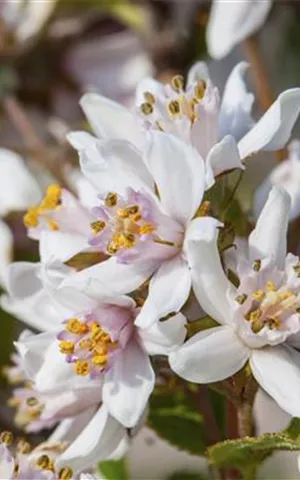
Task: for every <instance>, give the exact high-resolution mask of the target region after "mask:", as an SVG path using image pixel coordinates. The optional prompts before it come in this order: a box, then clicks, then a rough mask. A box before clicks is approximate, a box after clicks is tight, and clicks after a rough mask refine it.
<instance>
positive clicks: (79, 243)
mask: <svg viewBox="0 0 300 480" xmlns="http://www.w3.org/2000/svg"><path fill="white" fill-rule="evenodd" d="M39 246H40V256H41V258H42V260H43V262H45V263H48V262H50V261H55V260H60V261H61V262H66V261H67V260H69V259H70V258H72V257H73V256H74V255H76V254H77V253H79V252H81V251H83V250H84V249H85V248H87V247H88V246H89V245H88V242H87V237H84V236H83V235H80V234H74V233H64V232H59V231H54V232H52V231H48V230H47V231H44V232H42V233H41V236H40V245H39Z"/></svg>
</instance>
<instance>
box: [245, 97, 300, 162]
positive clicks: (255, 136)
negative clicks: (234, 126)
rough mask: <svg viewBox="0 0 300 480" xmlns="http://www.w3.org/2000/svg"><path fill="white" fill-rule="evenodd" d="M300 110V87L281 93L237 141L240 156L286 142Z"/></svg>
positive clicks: (275, 148) (279, 145) (246, 155)
mask: <svg viewBox="0 0 300 480" xmlns="http://www.w3.org/2000/svg"><path fill="white" fill-rule="evenodd" d="M299 111H300V89H299V88H292V89H290V90H286V91H285V92H283V93H281V95H279V97H278V98H277V100H276V101H275V102H274V103H273V105H271V107H270V108H269V110H268V111H267V112H266V113H265V114H264V115H263V117H262V118H261V119H260V120H259V121H258V122H257V124H256V125H255V126H254V127H253V128H252V130H250V132H249V133H247V134H246V135H245V136H244V137H243V138H242V139H241V140H240V142H239V151H240V155H241V158H246V157H248V156H249V155H251V154H252V153H255V152H258V151H259V150H278V149H280V148H282V147H284V146H285V144H286V143H287V142H288V140H289V138H290V135H291V131H292V128H293V126H294V124H295V122H296V120H297V118H298V115H299Z"/></svg>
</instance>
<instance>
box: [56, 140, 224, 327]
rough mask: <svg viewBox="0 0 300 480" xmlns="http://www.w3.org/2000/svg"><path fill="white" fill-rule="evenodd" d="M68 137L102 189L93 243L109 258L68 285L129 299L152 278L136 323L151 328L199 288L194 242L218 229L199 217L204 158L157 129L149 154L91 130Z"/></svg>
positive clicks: (212, 221) (211, 221)
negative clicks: (192, 265)
mask: <svg viewBox="0 0 300 480" xmlns="http://www.w3.org/2000/svg"><path fill="white" fill-rule="evenodd" d="M69 138H70V140H71V141H72V143H73V145H74V146H75V147H77V148H78V149H79V152H80V159H81V168H82V171H83V173H84V174H85V175H86V177H87V178H88V179H89V180H90V181H91V182H93V184H94V186H95V187H96V188H97V190H98V192H99V201H98V205H96V206H95V207H94V208H93V209H92V213H93V215H94V219H93V221H92V223H91V226H90V232H91V234H90V237H89V242H90V245H91V246H92V247H93V248H94V249H98V250H99V251H100V252H102V253H104V254H106V255H107V256H108V259H107V260H105V261H103V262H102V263H100V264H97V265H95V266H93V267H91V268H88V269H86V270H83V271H82V272H79V273H78V274H77V275H76V276H73V277H72V278H71V277H70V278H69V279H66V282H65V284H64V286H67V285H68V286H69V287H71V286H76V287H77V288H80V290H82V291H85V293H86V294H88V293H89V292H90V291H93V290H94V289H96V288H97V289H98V290H99V289H104V288H107V289H108V290H110V291H113V292H117V293H119V294H124V293H128V292H131V291H133V290H135V289H136V288H138V287H140V286H141V285H142V284H143V283H144V282H145V281H146V280H148V279H149V278H150V277H151V276H152V278H151V280H150V284H149V295H148V298H147V300H146V302H145V304H144V305H143V307H142V309H141V312H140V314H139V315H138V317H137V319H136V324H137V325H139V326H143V327H147V326H149V325H151V324H153V323H154V322H155V321H157V320H159V318H162V317H164V316H165V315H167V314H169V313H171V312H178V311H179V310H180V308H181V307H182V305H183V304H184V303H185V302H186V300H187V298H188V296H189V293H190V289H191V285H192V279H191V274H190V269H189V264H188V261H187V255H186V245H188V242H187V240H188V239H189V238H192V237H193V236H195V235H197V232H198V231H199V230H203V231H205V230H206V228H207V225H208V224H209V225H212V226H213V227H212V228H216V227H217V226H218V225H219V222H218V221H217V220H216V219H214V218H210V217H201V218H197V219H194V217H195V215H196V214H197V210H198V208H199V207H200V205H201V202H202V199H203V194H204V189H205V178H204V162H203V160H202V158H201V156H200V155H199V153H198V152H197V151H196V149H194V148H193V147H192V146H191V145H188V144H186V143H184V142H182V141H181V140H179V139H178V138H176V137H175V136H173V135H171V134H167V133H164V132H152V134H151V138H150V139H149V143H148V146H147V149H146V152H145V155H144V157H142V156H141V153H140V152H139V151H138V150H137V149H136V148H135V147H134V146H133V145H131V144H130V143H128V142H126V141H124V140H106V141H100V140H99V139H96V138H94V137H92V136H91V135H88V134H86V133H73V134H70V136H69ZM96 284H97V287H96Z"/></svg>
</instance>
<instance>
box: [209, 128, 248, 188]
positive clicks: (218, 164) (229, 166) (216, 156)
mask: <svg viewBox="0 0 300 480" xmlns="http://www.w3.org/2000/svg"><path fill="white" fill-rule="evenodd" d="M205 163H206V188H207V189H208V188H210V187H211V186H212V185H213V184H214V183H215V177H216V176H217V175H220V173H223V172H226V171H228V170H233V169H234V168H241V169H242V170H244V168H245V167H244V165H243V164H242V162H241V158H240V154H239V151H238V148H237V144H236V141H235V139H234V138H233V137H232V136H230V135H227V136H226V137H224V138H223V139H222V140H221V141H220V142H219V143H216V144H215V145H214V146H213V147H212V149H211V150H210V151H209V153H208V155H207V158H206V162H205Z"/></svg>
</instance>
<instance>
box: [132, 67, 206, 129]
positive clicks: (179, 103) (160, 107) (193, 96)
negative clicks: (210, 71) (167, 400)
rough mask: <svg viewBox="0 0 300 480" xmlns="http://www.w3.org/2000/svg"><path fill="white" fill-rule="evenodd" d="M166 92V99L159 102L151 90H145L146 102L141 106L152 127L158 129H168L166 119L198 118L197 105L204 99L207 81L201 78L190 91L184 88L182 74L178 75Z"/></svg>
mask: <svg viewBox="0 0 300 480" xmlns="http://www.w3.org/2000/svg"><path fill="white" fill-rule="evenodd" d="M168 87H169V91H167V90H166V92H165V94H164V97H165V98H164V99H163V100H164V101H163V102H161V101H160V102H159V101H157V99H156V98H155V96H154V95H153V94H152V93H150V92H144V100H145V101H144V103H142V104H141V106H140V111H141V113H142V115H143V117H144V119H145V120H147V122H150V125H151V127H154V128H155V129H158V130H162V131H164V130H166V129H167V125H166V120H171V121H173V120H177V119H182V118H186V119H188V120H189V121H190V122H191V123H194V122H195V121H196V120H197V119H198V115H197V112H196V109H195V107H196V105H198V104H199V103H200V102H201V100H202V99H203V97H204V95H205V92H206V82H205V81H204V80H199V81H198V82H197V83H196V84H195V85H194V86H193V87H191V88H190V89H189V90H188V91H185V90H184V79H183V77H182V76H181V75H176V76H175V77H173V78H172V80H171V85H169V86H168Z"/></svg>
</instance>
